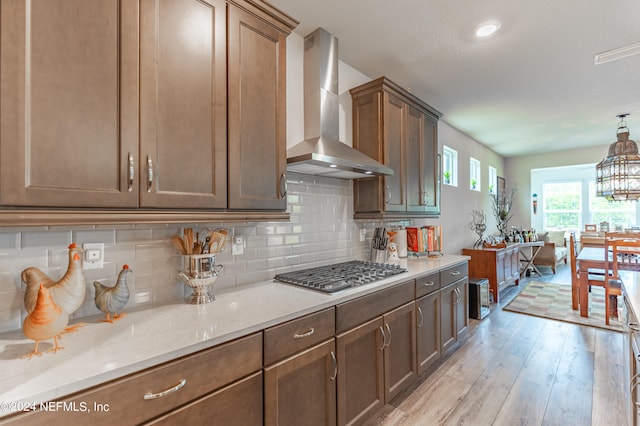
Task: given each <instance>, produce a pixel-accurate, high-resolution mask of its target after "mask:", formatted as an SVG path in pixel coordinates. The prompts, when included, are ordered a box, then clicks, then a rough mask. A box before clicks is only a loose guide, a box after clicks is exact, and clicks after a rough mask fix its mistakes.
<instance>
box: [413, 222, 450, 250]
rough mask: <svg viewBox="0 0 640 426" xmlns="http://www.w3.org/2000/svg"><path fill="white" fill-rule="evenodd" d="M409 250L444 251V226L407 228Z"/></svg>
mask: <svg viewBox="0 0 640 426" xmlns="http://www.w3.org/2000/svg"><path fill="white" fill-rule="evenodd" d="M407 250H408V251H411V252H415V253H429V252H441V251H442V227H441V226H438V225H434V226H423V227H421V228H407Z"/></svg>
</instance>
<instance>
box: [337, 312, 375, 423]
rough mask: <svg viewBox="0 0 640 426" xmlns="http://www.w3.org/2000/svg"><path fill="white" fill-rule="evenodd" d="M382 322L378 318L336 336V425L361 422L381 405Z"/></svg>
mask: <svg viewBox="0 0 640 426" xmlns="http://www.w3.org/2000/svg"><path fill="white" fill-rule="evenodd" d="M383 327H384V323H383V321H382V318H380V317H378V318H376V319H374V320H372V321H369V322H367V323H365V324H363V325H361V326H359V327H357V328H354V329H353V330H350V331H347V332H346V333H343V334H341V335H338V337H337V339H336V353H337V356H338V368H339V374H338V424H339V425H348V424H355V423H362V422H363V421H364V420H365V419H367V418H369V417H370V416H371V415H373V414H374V413H375V412H376V411H378V410H379V409H380V408H382V406H383V405H384V362H383V351H384V346H383V344H384V341H383V340H384V337H383V335H384V328H383Z"/></svg>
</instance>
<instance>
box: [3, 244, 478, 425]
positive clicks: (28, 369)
mask: <svg viewBox="0 0 640 426" xmlns="http://www.w3.org/2000/svg"><path fill="white" fill-rule="evenodd" d="M468 259H469V257H468V256H459V255H444V256H442V257H438V258H417V259H415V258H412V259H401V260H400V266H402V267H404V268H406V269H407V270H408V272H406V273H403V274H398V275H395V276H393V277H390V278H387V279H385V280H382V281H378V282H375V283H371V284H367V285H364V286H362V287H356V288H352V289H347V290H343V291H340V292H337V293H334V294H331V295H330V294H324V293H321V292H316V291H313V290H308V289H303V288H299V287H294V286H291V285H287V284H282V283H279V282H273V281H266V282H260V283H256V284H252V285H247V286H242V287H238V288H236V289H232V290H227V291H221V292H216V291H215V286H214V291H213V292H214V294H215V296H216V300H215V301H213V302H212V303H209V304H206V305H188V304H186V303H178V302H177V303H175V304H169V305H161V306H154V307H151V308H147V309H141V310H134V311H129V312H128V313H127V315H126V316H125V317H124V318H122V319H121V320H120V321H118V322H116V323H115V324H109V323H104V322H100V321H99V320H100V319H101V318H102V317H99V316H95V317H88V318H83V319H81V320H80V321H81V322H84V323H85V325H84V326H83V327H81V328H80V329H79V330H78V331H77V332H75V333H73V334H65V335H63V337H62V339H61V340H60V341H61V344H62V346H64V349H63V350H61V351H59V352H57V353H55V354H53V353H47V354H43V355H42V356H36V357H34V358H32V359H22V358H21V356H22V355H24V354H26V353H29V352H30V351H32V350H33V346H34V342H33V341H32V340H29V339H27V338H25V337H24V335H23V334H22V332H21V331H15V332H10V333H4V334H0V354H1V356H0V377H2V387H1V389H0V416H4V415H7V414H10V413H11V412H12V411H15V408H16V407H18V406H19V405H22V404H23V403H33V404H39V403H40V402H44V401H55V400H59V399H60V398H62V397H63V396H65V395H68V394H71V393H75V392H77V391H80V390H82V389H85V388H88V387H92V386H95V385H99V384H101V383H104V382H107V381H110V380H113V379H116V378H120V377H123V376H126V375H128V374H131V373H133V372H136V371H139V370H142V369H145V368H148V367H152V366H154V365H157V364H160V363H163V362H166V361H170V360H172V359H175V358H179V357H182V356H184V355H188V354H191V353H194V352H197V351H200V350H202V349H206V348H209V347H212V346H215V345H218V344H221V343H224V342H227V341H230V340H233V339H236V338H238V337H241V336H245V335H248V334H251V333H254V332H257V331H260V330H263V329H265V328H268V327H270V326H273V325H275V324H279V323H282V322H285V321H288V320H291V319H294V318H297V317H300V316H303V315H306V314H309V313H312V312H315V311H318V310H321V309H323V308H327V307H330V306H334V305H336V304H339V303H342V302H345V301H347V300H350V299H354V298H357V297H360V296H363V295H365V294H367V293H371V292H374V291H377V290H380V289H383V288H386V287H390V286H393V285H395V284H398V283H400V282H404V281H406V280H408V279H413V278H418V277H420V276H424V275H428V274H430V273H433V272H437V271H439V270H442V269H445V268H448V267H450V266H454V265H457V264H459V263H462V262H465V261H467V260H468ZM73 323H76V322H75V321H74V322H73ZM40 346H41V347H40V349H42V350H46V349H48V348H50V347H51V346H52V341H51V343H49V341H47V342H42V343H41V345H40Z"/></svg>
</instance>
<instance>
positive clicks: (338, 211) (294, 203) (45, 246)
mask: <svg viewBox="0 0 640 426" xmlns="http://www.w3.org/2000/svg"><path fill="white" fill-rule="evenodd" d="M288 192H289V195H288V200H287V201H288V203H287V205H288V210H289V213H290V214H291V220H290V221H289V222H264V223H207V224H189V225H184V226H188V227H192V228H194V230H196V231H197V230H198V229H202V228H205V227H209V228H219V227H223V228H226V229H229V230H230V232H229V234H230V236H229V237H228V240H227V246H226V247H225V250H224V252H223V253H220V254H219V255H218V256H217V257H216V263H218V264H222V265H224V270H223V271H222V273H221V274H220V277H219V278H218V281H217V282H216V283H215V285H214V287H213V289H214V291H213V292H214V294H215V291H216V289H218V290H219V289H222V288H229V287H234V286H241V285H246V284H250V283H254V282H257V281H264V280H270V279H272V278H273V276H274V275H275V274H276V273H280V272H284V271H288V270H292V269H300V268H304V267H311V266H317V265H321V264H326V263H331V262H339V261H346V260H351V259H365V258H366V257H367V256H368V253H369V244H370V241H371V233H372V229H373V227H374V226H376V225H377V224H374V223H370V222H365V221H356V220H354V219H353V184H352V181H350V180H339V179H333V178H322V177H317V176H307V175H301V174H290V176H289V180H288ZM182 229H183V226H179V225H175V224H170V225H169V224H166V225H162V224H158V225H126V226H120V225H118V226H78V227H36V228H33V227H25V228H0V332H4V331H11V330H17V329H20V328H21V326H22V321H23V320H24V317H25V315H26V312H25V311H24V309H23V298H24V289H25V285H24V284H23V283H22V282H21V279H20V273H21V271H22V270H23V269H25V268H27V267H29V266H35V267H37V268H40V269H41V270H42V271H43V272H45V273H47V274H48V275H49V276H50V277H51V278H52V279H53V280H54V281H55V280H58V279H60V278H61V277H62V276H63V275H64V273H65V271H66V270H67V264H68V249H67V247H68V246H69V244H70V243H72V242H75V243H76V244H78V245H80V246H81V245H82V243H96V242H97V243H100V242H102V243H104V245H105V257H104V268H103V269H93V270H85V271H84V275H85V279H86V282H87V298H86V300H85V303H84V305H83V306H82V307H81V308H80V309H79V310H78V311H77V312H76V313H75V314H74V315H73V318H75V319H77V318H81V317H86V316H90V315H97V314H100V312H99V311H98V310H97V308H96V307H95V305H94V302H93V297H94V289H93V281H100V282H103V283H105V284H107V285H110V286H111V285H113V284H114V283H115V281H116V278H117V274H118V272H119V271H120V269H121V268H122V265H123V264H128V265H129V267H130V268H131V269H132V270H133V274H129V275H128V276H127V283H128V286H129V289H130V291H131V297H130V299H129V303H128V305H127V309H132V308H134V307H135V308H137V307H142V306H144V305H147V304H163V303H184V302H183V299H184V297H185V296H186V295H188V294H189V293H190V292H191V290H190V289H188V288H186V286H185V285H184V284H183V283H182V282H181V281H180V279H179V278H178V276H177V274H176V270H177V269H178V268H179V266H180V262H181V259H180V256H179V255H178V253H177V251H176V250H175V248H174V247H173V245H172V244H171V241H170V238H171V236H172V235H176V234H181V233H182ZM360 229H366V230H367V238H366V240H365V241H360ZM231 235H241V236H243V237H244V239H245V247H244V254H242V255H239V256H233V255H232V254H231V241H230V238H231ZM140 293H147V294H149V295H150V301H148V302H145V301H140V300H136V294H140ZM214 303H215V302H214Z"/></svg>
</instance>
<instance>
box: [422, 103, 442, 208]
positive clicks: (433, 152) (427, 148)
mask: <svg viewBox="0 0 640 426" xmlns="http://www.w3.org/2000/svg"><path fill="white" fill-rule="evenodd" d="M423 126H424V131H423V138H422V145H421V150H420V158H421V161H422V169H421V184H422V194H423V200H422V201H423V205H424V208H425V212H427V213H429V214H432V215H439V214H440V162H439V158H438V120H436V119H434V118H431V117H429V116H428V115H425V116H424V120H423Z"/></svg>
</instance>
